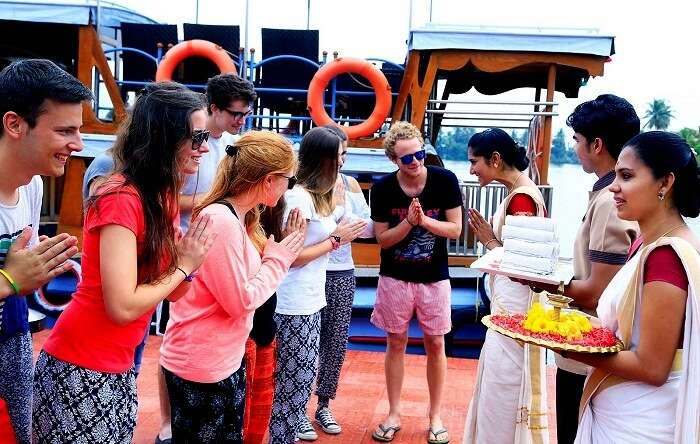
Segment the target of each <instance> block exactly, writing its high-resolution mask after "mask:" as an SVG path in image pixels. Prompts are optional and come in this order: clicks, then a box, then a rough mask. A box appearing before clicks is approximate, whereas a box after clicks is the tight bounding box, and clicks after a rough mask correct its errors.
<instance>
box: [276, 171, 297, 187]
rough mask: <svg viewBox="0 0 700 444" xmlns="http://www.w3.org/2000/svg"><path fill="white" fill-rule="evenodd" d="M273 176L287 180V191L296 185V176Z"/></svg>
mask: <svg viewBox="0 0 700 444" xmlns="http://www.w3.org/2000/svg"><path fill="white" fill-rule="evenodd" d="M275 176H280V177H284V178H285V179H287V189H288V190H291V189H292V188H294V185H296V184H297V176H285V175H284V174H275Z"/></svg>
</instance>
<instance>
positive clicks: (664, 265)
mask: <svg viewBox="0 0 700 444" xmlns="http://www.w3.org/2000/svg"><path fill="white" fill-rule="evenodd" d="M642 242H644V239H642V238H641V237H639V238H637V239H636V240H635V241H634V242H633V243H632V245H631V246H630V254H629V257H632V256H634V255H635V254H636V253H637V251H638V250H639V247H641V245H642ZM648 282H666V283H668V284H671V285H675V286H676V287H678V288H680V289H681V290H686V291H687V290H688V275H687V274H686V272H685V268H683V263H682V262H681V258H680V257H678V254H677V253H676V250H674V249H673V247H671V246H670V245H662V246H660V247H658V248H655V249H654V251H652V252H651V253H649V257H647V261H646V263H645V264H644V283H645V284H646V283H648Z"/></svg>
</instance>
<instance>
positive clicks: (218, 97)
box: [206, 74, 258, 114]
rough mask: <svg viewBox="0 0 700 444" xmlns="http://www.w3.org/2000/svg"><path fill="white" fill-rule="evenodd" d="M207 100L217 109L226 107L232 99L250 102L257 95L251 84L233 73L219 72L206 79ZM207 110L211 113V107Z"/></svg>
mask: <svg viewBox="0 0 700 444" xmlns="http://www.w3.org/2000/svg"><path fill="white" fill-rule="evenodd" d="M206 93H207V101H208V102H209V105H210V106H211V105H216V107H217V108H219V109H224V108H228V106H229V104H230V103H231V102H232V101H234V100H243V101H245V102H248V103H252V102H254V101H255V99H256V98H257V97H258V95H257V94H256V93H255V88H254V87H253V84H252V83H251V82H250V81H248V80H246V79H243V78H241V77H238V76H237V75H235V74H219V75H217V76H214V77H212V78H211V79H209V81H207V90H206ZM210 106H208V107H207V111H208V112H209V114H211V107H210Z"/></svg>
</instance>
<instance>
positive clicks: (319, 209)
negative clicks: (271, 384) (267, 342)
mask: <svg viewBox="0 0 700 444" xmlns="http://www.w3.org/2000/svg"><path fill="white" fill-rule="evenodd" d="M341 151H342V144H341V142H340V139H339V138H338V136H337V135H335V134H334V133H333V132H332V131H331V130H329V129H328V128H313V129H312V130H310V131H309V132H308V133H307V134H306V135H305V136H304V139H303V140H302V141H301V146H300V147H299V171H298V173H297V178H298V183H297V185H296V186H295V187H294V188H293V189H291V190H289V191H287V193H286V194H285V199H286V202H287V206H286V209H285V219H289V214H290V212H291V210H292V209H293V208H298V209H299V212H300V213H301V216H302V218H304V219H305V220H306V221H307V222H308V224H307V227H306V240H305V241H304V248H303V249H302V250H301V252H300V253H299V256H298V257H297V259H296V260H295V261H294V263H293V264H292V268H291V269H290V271H289V274H288V275H287V277H286V278H285V280H284V281H283V282H282V284H281V285H280V287H279V289H278V290H277V308H276V312H275V321H276V322H277V328H278V330H277V370H276V375H275V396H274V401H273V403H272V417H271V419H270V442H271V443H275V444H277V443H293V442H294V441H295V440H296V439H297V436H298V437H299V438H300V439H316V437H317V435H316V432H315V431H314V429H313V427H312V426H311V423H310V422H309V419H308V418H307V417H306V404H307V403H308V401H309V398H310V396H311V389H312V385H313V382H314V379H315V378H316V368H317V359H318V352H319V334H320V330H321V309H322V308H323V307H325V306H326V292H325V285H326V279H325V277H326V267H327V264H328V253H330V252H331V251H333V250H337V249H338V248H339V247H340V246H341V245H345V244H347V243H349V242H351V241H352V240H353V239H355V238H356V237H357V236H359V235H360V233H362V231H363V230H364V228H365V225H366V223H365V222H364V221H361V220H360V221H356V222H347V221H342V222H340V223H339V221H338V220H336V217H335V215H334V211H333V210H334V205H333V188H334V186H335V183H336V179H337V177H338V165H339V164H342V159H341Z"/></svg>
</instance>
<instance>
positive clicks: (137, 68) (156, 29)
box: [121, 22, 178, 99]
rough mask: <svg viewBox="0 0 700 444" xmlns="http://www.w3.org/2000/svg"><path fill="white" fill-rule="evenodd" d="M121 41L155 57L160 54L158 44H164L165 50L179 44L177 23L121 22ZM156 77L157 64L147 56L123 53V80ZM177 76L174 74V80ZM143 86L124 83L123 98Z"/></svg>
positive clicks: (141, 80) (140, 80) (143, 80)
mask: <svg viewBox="0 0 700 444" xmlns="http://www.w3.org/2000/svg"><path fill="white" fill-rule="evenodd" d="M121 42H122V46H123V47H125V48H135V49H140V50H141V51H144V52H146V53H148V54H151V55H152V56H153V57H157V56H158V44H159V43H160V44H162V45H163V50H164V51H165V50H167V49H168V45H177V43H178V39H177V25H162V24H146V23H126V22H122V24H121ZM155 78H156V65H155V64H153V63H152V62H151V61H150V60H148V59H147V58H146V57H144V56H142V55H140V54H137V53H134V52H124V53H123V54H122V80H129V81H137V82H152V81H153V80H154V79H155ZM175 79H176V77H175V76H174V78H173V80H175ZM141 88H143V87H142V86H137V85H123V86H122V88H121V92H122V98H123V99H126V93H127V92H128V91H139V90H140V89H141Z"/></svg>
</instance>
